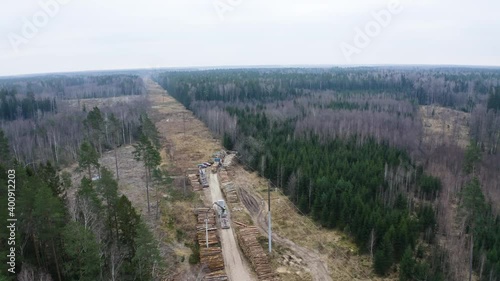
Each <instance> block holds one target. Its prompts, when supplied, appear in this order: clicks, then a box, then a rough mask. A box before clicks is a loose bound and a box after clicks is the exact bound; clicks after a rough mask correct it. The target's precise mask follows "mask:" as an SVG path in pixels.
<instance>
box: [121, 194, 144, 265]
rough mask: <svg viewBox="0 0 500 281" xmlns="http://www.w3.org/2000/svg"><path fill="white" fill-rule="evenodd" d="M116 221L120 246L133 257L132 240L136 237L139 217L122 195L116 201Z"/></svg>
mask: <svg viewBox="0 0 500 281" xmlns="http://www.w3.org/2000/svg"><path fill="white" fill-rule="evenodd" d="M117 219H118V229H119V232H118V233H119V237H118V239H119V241H120V243H121V244H122V245H125V246H126V247H127V248H128V249H129V252H130V256H133V251H134V238H135V237H136V233H137V227H138V225H139V222H140V217H139V215H138V214H137V213H136V211H135V209H134V208H133V207H132V203H131V202H130V201H129V200H128V198H127V197H126V196H125V195H122V196H121V197H120V199H119V200H118V204H117Z"/></svg>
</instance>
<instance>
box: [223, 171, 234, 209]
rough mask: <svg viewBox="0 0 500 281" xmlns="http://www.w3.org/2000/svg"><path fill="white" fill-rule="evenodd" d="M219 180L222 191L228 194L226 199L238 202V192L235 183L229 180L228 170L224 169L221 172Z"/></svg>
mask: <svg viewBox="0 0 500 281" xmlns="http://www.w3.org/2000/svg"><path fill="white" fill-rule="evenodd" d="M219 181H220V182H221V186H222V192H223V193H224V196H226V200H227V201H228V202H229V203H237V202H238V194H237V192H236V188H235V186H234V183H233V182H231V181H230V180H229V175H228V174H227V171H225V170H222V171H220V172H219Z"/></svg>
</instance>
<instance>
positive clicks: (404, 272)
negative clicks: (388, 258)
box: [399, 247, 415, 281]
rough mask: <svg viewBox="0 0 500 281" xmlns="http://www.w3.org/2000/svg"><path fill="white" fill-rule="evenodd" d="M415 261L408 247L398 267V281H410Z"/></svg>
mask: <svg viewBox="0 0 500 281" xmlns="http://www.w3.org/2000/svg"><path fill="white" fill-rule="evenodd" d="M414 267H415V260H414V259H413V251H412V250H411V248H410V247H408V248H406V250H405V253H404V254H403V258H402V259H401V263H400V266H399V281H409V280H412V277H413V270H414Z"/></svg>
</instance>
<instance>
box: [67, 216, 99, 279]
mask: <svg viewBox="0 0 500 281" xmlns="http://www.w3.org/2000/svg"><path fill="white" fill-rule="evenodd" d="M62 236H63V243H64V247H63V249H64V253H65V254H66V258H65V262H64V273H65V274H64V275H65V276H66V280H74V281H95V280H98V277H99V272H100V268H101V265H102V261H101V259H100V257H99V251H100V249H99V244H98V243H97V241H96V239H95V237H94V234H93V233H92V232H91V231H90V230H88V229H85V228H84V227H83V226H82V225H81V224H79V223H77V222H71V223H69V224H68V225H67V226H66V227H65V228H64V231H63V234H62Z"/></svg>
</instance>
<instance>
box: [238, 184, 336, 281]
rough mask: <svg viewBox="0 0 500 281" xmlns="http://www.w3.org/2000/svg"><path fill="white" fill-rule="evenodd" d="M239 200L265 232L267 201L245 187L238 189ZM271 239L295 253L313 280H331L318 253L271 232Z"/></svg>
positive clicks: (266, 225) (266, 227)
mask: <svg viewBox="0 0 500 281" xmlns="http://www.w3.org/2000/svg"><path fill="white" fill-rule="evenodd" d="M240 197H241V201H242V202H243V204H244V205H245V207H246V208H247V210H248V211H249V212H250V214H251V215H252V217H253V218H254V222H255V223H256V224H257V226H258V227H259V228H260V229H261V231H263V232H265V233H266V234H267V233H268V232H267V229H268V222H267V211H265V210H267V203H266V202H265V200H261V199H260V198H257V197H256V196H254V195H253V194H252V191H251V190H247V189H245V188H241V189H240ZM272 235H273V241H274V242H275V243H278V244H281V245H283V246H285V247H287V248H289V249H290V250H291V251H292V252H294V254H295V255H297V256H298V257H300V258H301V259H302V260H303V261H304V262H305V263H306V264H307V267H308V268H309V269H310V272H311V275H312V277H313V280H315V281H332V278H331V277H330V273H329V272H328V267H327V265H326V264H325V262H324V261H323V260H322V259H321V257H320V256H319V254H317V253H316V252H315V251H312V250H310V249H306V248H304V247H301V246H299V245H297V244H296V243H294V242H292V241H290V240H289V239H286V238H283V237H280V236H278V235H277V234H276V233H273V234H272Z"/></svg>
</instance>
